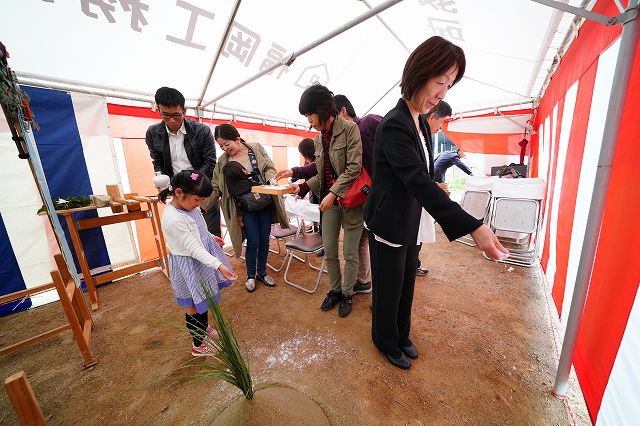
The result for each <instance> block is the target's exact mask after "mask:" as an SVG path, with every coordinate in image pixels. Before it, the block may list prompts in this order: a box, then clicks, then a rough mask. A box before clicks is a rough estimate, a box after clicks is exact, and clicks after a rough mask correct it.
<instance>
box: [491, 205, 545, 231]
mask: <svg viewBox="0 0 640 426" xmlns="http://www.w3.org/2000/svg"><path fill="white" fill-rule="evenodd" d="M539 208H540V203H539V202H538V201H536V200H531V199H522V198H498V199H496V200H495V201H494V205H493V216H492V221H491V225H492V226H493V227H494V228H495V229H497V230H502V231H511V232H521V233H525V234H531V233H533V232H535V231H536V229H537V226H538V215H539Z"/></svg>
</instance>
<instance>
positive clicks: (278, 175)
mask: <svg viewBox="0 0 640 426" xmlns="http://www.w3.org/2000/svg"><path fill="white" fill-rule="evenodd" d="M292 176H293V171H291V169H287V170H280V171H278V173H276V177H275V178H274V179H275V180H280V179H284V178H290V177H292Z"/></svg>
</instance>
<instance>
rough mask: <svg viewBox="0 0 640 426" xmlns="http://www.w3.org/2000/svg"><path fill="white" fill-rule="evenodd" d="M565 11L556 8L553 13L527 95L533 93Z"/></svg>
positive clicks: (528, 85)
mask: <svg viewBox="0 0 640 426" xmlns="http://www.w3.org/2000/svg"><path fill="white" fill-rule="evenodd" d="M560 1H562V2H563V3H569V0H560ZM563 15H564V12H562V11H560V10H554V11H553V14H552V15H551V20H550V21H549V25H548V26H547V31H546V33H545V35H544V41H543V42H542V44H541V45H540V50H538V57H537V58H536V64H535V66H534V67H533V72H532V73H531V77H529V84H527V89H526V90H525V93H526V94H527V95H531V90H532V89H533V85H534V84H535V82H536V79H537V78H538V74H539V73H540V69H541V68H542V63H543V62H544V58H545V56H547V52H548V51H549V48H550V47H551V42H552V41H553V37H554V36H555V35H556V31H558V27H559V26H560V21H561V20H562V16H563Z"/></svg>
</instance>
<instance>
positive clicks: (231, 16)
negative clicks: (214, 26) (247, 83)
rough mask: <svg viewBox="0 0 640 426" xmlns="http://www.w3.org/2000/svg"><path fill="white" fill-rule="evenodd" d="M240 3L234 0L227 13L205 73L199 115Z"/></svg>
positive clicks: (240, 0) (238, 0)
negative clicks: (234, 2) (207, 71)
mask: <svg viewBox="0 0 640 426" xmlns="http://www.w3.org/2000/svg"><path fill="white" fill-rule="evenodd" d="M240 3H242V0H236V4H235V5H234V6H233V10H232V12H231V15H229V20H228V21H227V27H226V28H225V30H224V34H223V35H222V38H221V39H220V44H219V45H218V50H217V51H216V56H215V57H214V58H213V62H212V63H211V68H210V69H209V74H208V75H207V80H206V81H205V82H204V86H202V91H201V92H200V97H199V98H198V106H197V107H196V109H197V110H198V111H199V114H198V116H200V114H201V112H202V108H201V105H202V100H203V99H204V95H205V93H207V89H208V88H209V83H210V82H211V77H212V76H213V72H214V71H215V69H216V65H217V64H218V59H220V54H221V53H222V51H223V50H224V44H225V42H226V41H227V38H228V37H229V32H231V28H232V27H233V21H234V20H235V19H236V14H237V13H238V9H240Z"/></svg>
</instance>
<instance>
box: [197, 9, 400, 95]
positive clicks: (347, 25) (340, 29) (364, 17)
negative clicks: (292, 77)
mask: <svg viewBox="0 0 640 426" xmlns="http://www.w3.org/2000/svg"><path fill="white" fill-rule="evenodd" d="M402 1H403V0H387V1H385V2H384V3H381V4H379V5H378V6H376V7H374V8H373V9H370V10H369V11H367V12H365V13H363V14H361V15H359V16H357V17H355V18H354V19H352V20H350V21H349V22H347V23H345V24H343V25H341V26H339V27H338V28H336V29H335V30H333V31H331V32H329V33H327V34H325V35H324V36H322V37H320V38H319V39H317V40H316V41H314V42H311V43H310V44H308V45H306V46H304V47H302V48H300V49H299V50H296V51H293V52H292V53H290V54H289V55H287V56H286V57H285V58H284V59H282V60H281V61H280V62H276V63H275V64H273V65H271V66H269V67H267V68H265V69H264V70H262V71H260V72H259V73H257V74H256V75H254V76H253V77H250V78H248V79H246V80H245V81H243V82H241V83H239V84H237V85H235V86H234V87H232V88H231V89H229V90H227V91H226V92H223V93H221V94H219V95H218V96H216V97H215V98H213V99H211V100H210V101H207V102H206V103H205V104H204V105H202V106H203V107H206V106H209V105H211V104H212V103H214V102H217V101H219V100H220V99H222V98H224V97H225V96H227V95H230V94H231V93H233V92H235V91H236V90H238V89H241V88H242V87H244V86H246V85H248V84H249V83H252V82H254V81H255V80H257V79H259V78H260V77H262V76H263V75H266V74H269V73H271V72H272V71H274V70H276V69H278V68H280V67H281V66H283V65H286V66H289V65H291V64H292V63H293V61H295V60H296V59H297V58H298V57H300V56H302V55H303V54H305V53H307V52H308V51H310V50H312V49H315V48H316V47H318V46H320V45H321V44H323V43H324V42H326V41H329V40H331V39H332V38H334V37H335V36H337V35H340V34H342V33H343V32H345V31H347V30H349V29H351V28H353V27H355V26H356V25H358V24H361V23H362V22H364V21H366V20H367V19H369V18H371V17H372V16H376V15H377V14H378V13H380V12H383V11H385V10H387V9H388V8H390V7H391V6H395V5H396V4H398V3H400V2H402Z"/></svg>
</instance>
